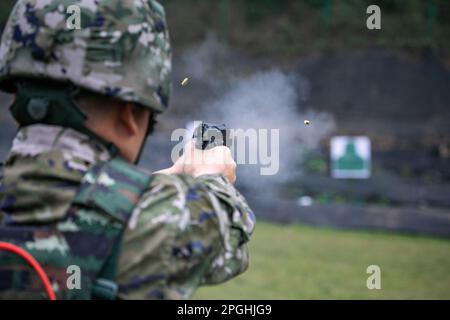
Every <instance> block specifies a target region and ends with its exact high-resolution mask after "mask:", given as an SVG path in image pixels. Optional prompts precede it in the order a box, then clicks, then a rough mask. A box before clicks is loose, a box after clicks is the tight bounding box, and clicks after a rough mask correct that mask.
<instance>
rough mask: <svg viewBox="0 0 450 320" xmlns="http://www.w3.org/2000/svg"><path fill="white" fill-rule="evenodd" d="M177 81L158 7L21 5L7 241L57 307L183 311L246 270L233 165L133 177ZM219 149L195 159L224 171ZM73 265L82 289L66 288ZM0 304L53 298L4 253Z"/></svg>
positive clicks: (3, 215)
mask: <svg viewBox="0 0 450 320" xmlns="http://www.w3.org/2000/svg"><path fill="white" fill-rule="evenodd" d="M69 5H78V7H79V8H80V9H81V28H80V29H79V30H78V29H75V30H71V29H69V28H68V27H67V25H66V19H67V17H68V15H67V13H66V12H67V11H66V10H67V7H68V6H69ZM170 72H171V49H170V44H169V36H168V30H167V24H166V19H165V14H164V10H163V8H162V7H161V5H160V4H159V3H157V2H156V1H154V0H127V1H122V0H95V1H94V0H72V1H68V0H19V1H17V3H16V5H15V7H14V9H13V10H12V12H11V14H10V17H9V21H8V23H7V25H6V28H5V30H4V33H3V36H2V41H1V46H0V81H1V83H0V85H1V88H2V89H3V90H6V91H9V92H13V93H14V94H15V102H14V104H13V105H12V106H11V112H12V114H13V116H14V118H15V119H16V120H17V122H18V124H19V130H18V133H17V136H16V137H15V139H14V141H13V144H12V148H11V151H10V153H9V155H8V157H7V159H6V163H5V167H4V169H3V178H2V180H1V181H0V241H4V242H8V243H13V244H16V245H18V246H20V247H22V248H23V249H25V250H26V251H28V252H29V253H31V254H32V255H33V256H34V257H35V258H36V259H37V261H39V263H40V264H41V265H42V266H43V268H44V270H45V271H46V273H47V275H48V277H49V279H50V281H51V284H52V287H53V290H54V291H55V293H56V296H57V298H58V299H91V298H110V299H115V298H131V299H180V298H189V297H191V296H192V294H193V293H194V292H195V290H196V289H197V288H198V287H199V286H201V285H205V284H217V283H221V282H224V281H226V280H228V279H230V278H232V277H234V276H236V275H238V274H240V273H242V272H243V271H244V270H246V268H247V266H248V262H249V254H248V248H247V242H248V241H249V239H250V236H251V234H252V232H253V229H254V223H255V218H254V215H253V213H252V211H251V210H250V209H249V207H248V205H247V203H246V201H245V199H244V198H243V197H242V196H241V195H240V193H239V192H238V191H237V190H236V189H235V187H234V186H233V184H232V183H233V182H234V180H235V176H234V174H235V164H234V163H233V162H231V164H229V163H228V164H211V163H209V164H208V165H205V164H202V163H197V164H195V163H194V164H192V163H190V164H187V163H186V162H185V160H186V157H185V156H182V157H181V158H180V159H179V160H178V161H177V163H175V165H174V166H173V167H171V168H169V169H166V170H162V171H160V172H159V173H158V174H151V173H149V172H146V171H145V170H143V169H140V168H139V167H137V166H136V165H135V163H136V162H137V159H138V158H139V154H140V152H141V151H142V148H143V145H144V143H145V139H146V136H147V135H148V134H149V132H151V130H152V128H153V125H154V119H155V116H156V115H157V114H159V113H161V112H163V111H164V110H165V109H166V108H167V106H168V103H169V94H170ZM86 101H87V102H86ZM92 101H94V103H92ZM83 106H84V107H83ZM96 108H98V109H96ZM109 109H111V111H108V110H109ZM99 110H100V111H99ZM102 116H103V117H102ZM103 118H104V119H103ZM105 119H106V120H105ZM98 122H101V125H100V124H99V123H98ZM224 149H225V147H216V148H213V149H211V150H207V151H198V150H197V151H194V152H202V153H203V155H205V156H206V158H208V157H209V158H217V157H218V151H221V154H222V156H223V155H224V154H225V157H226V158H227V159H228V160H229V159H230V155H229V151H227V150H228V149H227V150H224ZM227 152H228V153H227ZM0 176H1V175H0ZM74 265H75V266H78V267H79V268H80V270H81V286H79V287H77V288H72V289H71V288H68V285H67V283H68V279H69V276H70V274H68V273H67V270H68V269H67V268H68V267H69V266H74ZM0 297H2V298H14V299H16V298H31V299H36V298H45V294H43V290H42V284H41V283H40V282H39V280H38V278H37V277H36V276H35V274H34V273H33V271H32V270H30V268H29V267H28V266H27V265H26V264H25V263H24V262H23V261H22V260H21V259H20V258H19V257H17V256H14V255H12V254H10V253H5V252H0Z"/></svg>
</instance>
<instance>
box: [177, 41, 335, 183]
mask: <svg viewBox="0 0 450 320" xmlns="http://www.w3.org/2000/svg"><path fill="white" fill-rule="evenodd" d="M245 59H246V58H245V57H240V56H239V55H238V54H236V53H234V52H232V51H231V50H230V49H229V48H227V47H226V46H224V45H223V44H221V43H219V42H218V41H217V40H216V38H215V37H214V35H209V36H208V37H207V39H206V40H205V41H204V42H202V43H201V44H199V45H198V46H196V47H192V48H190V49H188V50H187V51H186V52H184V54H183V55H182V56H181V62H182V63H181V66H180V70H181V71H180V72H182V73H183V74H185V75H186V76H189V77H190V79H191V81H192V82H195V81H196V82H198V83H202V84H203V86H205V89H206V88H207V89H206V90H207V91H208V93H209V97H208V99H207V100H206V101H204V102H203V103H202V104H201V106H200V112H199V113H197V114H196V115H195V116H197V118H195V119H190V120H203V121H207V122H213V123H220V124H222V123H224V124H226V126H227V127H228V128H233V129H243V130H244V131H245V130H248V129H256V130H257V131H258V130H264V129H266V130H268V131H269V132H270V130H272V129H278V130H279V146H277V145H276V141H270V140H271V139H270V138H269V139H268V141H258V144H251V143H246V146H245V147H246V154H247V155H258V156H260V155H261V150H258V149H260V148H261V144H262V143H267V151H265V152H266V153H267V155H266V156H267V157H269V158H270V159H271V161H279V163H278V165H279V169H278V172H277V173H276V174H275V175H266V176H264V175H263V176H261V175H260V172H261V170H260V169H261V166H267V165H268V164H267V163H264V164H262V163H261V161H258V164H256V165H255V164H244V165H240V166H239V167H238V183H239V185H240V186H243V187H244V188H246V187H248V188H249V189H251V188H252V189H254V188H261V189H263V190H266V191H273V190H272V189H271V188H269V186H278V185H279V184H282V183H284V182H286V181H288V180H289V179H292V178H294V177H295V174H298V175H300V174H301V172H300V169H299V163H300V161H301V159H302V157H303V155H304V154H305V152H307V151H308V150H310V149H314V148H317V147H318V145H319V143H320V142H321V141H322V140H323V139H324V138H325V137H327V136H328V135H329V134H330V133H331V132H332V130H333V129H334V127H335V122H334V120H333V118H332V116H331V115H329V114H327V113H323V112H316V111H314V110H312V109H311V107H310V106H308V97H309V93H310V90H311V88H310V85H309V81H308V79H306V78H305V77H303V76H302V75H300V74H296V73H293V72H284V71H282V70H280V69H275V68H268V69H267V70H258V68H257V67H253V68H252V65H251V63H247V61H245ZM183 90H185V89H183ZM193 91H195V90H193ZM303 110H304V111H303ZM198 115H200V118H198ZM305 119H308V120H309V121H310V125H308V126H305V124H304V120H305ZM268 136H269V137H270V134H268ZM263 138H264V137H263ZM258 139H261V137H258ZM265 140H267V138H266V139H265ZM278 147H279V150H278V151H279V155H278V154H277V150H276V149H277V148H278ZM234 151H236V150H234ZM234 156H235V157H236V154H235V155H234ZM267 157H266V158H267ZM277 158H279V159H277ZM259 160H262V159H259ZM266 160H267V159H266Z"/></svg>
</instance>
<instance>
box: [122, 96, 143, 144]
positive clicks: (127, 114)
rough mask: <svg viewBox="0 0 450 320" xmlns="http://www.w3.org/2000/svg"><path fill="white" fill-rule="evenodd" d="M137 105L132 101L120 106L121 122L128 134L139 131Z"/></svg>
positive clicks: (132, 134)
mask: <svg viewBox="0 0 450 320" xmlns="http://www.w3.org/2000/svg"><path fill="white" fill-rule="evenodd" d="M135 108H136V107H135V106H134V104H133V103H130V102H123V103H121V105H120V107H119V122H120V125H121V127H122V128H123V129H124V130H125V132H126V134H127V135H128V136H134V135H136V134H138V133H139V122H138V119H137V117H136V116H135V112H136V111H135Z"/></svg>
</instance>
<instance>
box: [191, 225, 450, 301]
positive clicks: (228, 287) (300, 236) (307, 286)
mask: <svg viewBox="0 0 450 320" xmlns="http://www.w3.org/2000/svg"><path fill="white" fill-rule="evenodd" d="M250 250H251V264H250V268H249V269H248V270H247V272H246V273H244V274H243V275H241V276H239V277H237V278H235V279H233V280H231V281H229V282H228V283H226V284H222V285H218V286H209V287H203V288H201V289H200V290H199V291H198V292H197V294H196V296H195V298H196V299H450V241H449V240H444V239H433V238H426V237H415V236H401V235H391V234H382V233H368V232H354V231H352V232H349V231H335V230H329V229H316V228H311V227H305V226H281V225H275V224H269V223H262V222H260V223H258V225H257V228H256V231H255V234H254V236H253V239H252V242H251V245H250ZM372 264H375V265H378V266H380V268H381V289H380V290H369V289H367V287H366V280H367V277H368V276H369V274H366V268H367V266H369V265H372Z"/></svg>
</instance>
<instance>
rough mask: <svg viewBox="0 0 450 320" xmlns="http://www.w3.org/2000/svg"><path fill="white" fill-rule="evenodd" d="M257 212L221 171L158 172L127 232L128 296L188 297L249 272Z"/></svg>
mask: <svg viewBox="0 0 450 320" xmlns="http://www.w3.org/2000/svg"><path fill="white" fill-rule="evenodd" d="M254 223H255V217H254V215H253V213H252V211H251V210H250V208H249V207H248V205H247V202H246V201H245V199H244V198H243V197H242V195H241V194H240V193H239V192H238V191H237V190H236V189H235V188H234V187H233V186H232V185H231V184H230V183H229V182H228V181H227V180H226V179H225V178H223V177H221V176H214V175H208V176H202V177H199V178H197V179H194V178H192V177H191V176H188V175H163V174H159V175H155V178H154V180H153V182H152V184H151V188H150V189H149V190H148V192H146V193H145V194H144V196H143V197H142V199H141V200H140V202H139V204H138V207H137V208H136V210H135V212H134V213H133V215H132V217H131V219H130V222H129V226H128V228H127V229H126V231H125V234H124V242H123V247H122V253H121V257H120V261H119V268H118V282H119V285H120V292H121V297H122V298H131V299H186V298H190V297H191V296H192V295H193V293H194V292H195V290H196V289H197V288H198V287H199V286H200V285H202V284H213V283H214V284H215V283H221V282H224V281H226V280H228V279H230V278H232V277H234V276H236V275H238V274H240V273H242V272H243V271H245V270H246V269H247V266H248V262H249V254H248V248H247V242H248V241H249V239H250V236H251V234H252V232H253V229H254Z"/></svg>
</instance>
